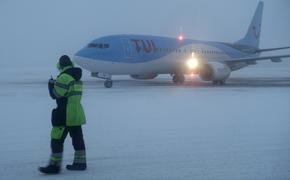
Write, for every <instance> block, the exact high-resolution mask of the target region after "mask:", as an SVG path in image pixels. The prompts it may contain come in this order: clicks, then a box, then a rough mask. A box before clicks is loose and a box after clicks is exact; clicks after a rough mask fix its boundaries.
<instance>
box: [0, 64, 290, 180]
mask: <svg viewBox="0 0 290 180" xmlns="http://www.w3.org/2000/svg"><path fill="white" fill-rule="evenodd" d="M51 73H54V74H55V72H53V71H51V70H50V69H46V70H37V71H36V70H33V69H26V70H18V69H16V70H15V69H14V70H11V69H5V70H2V71H1V72H0V75H1V77H0V82H1V88H0V97H1V101H0V108H1V122H2V125H1V126H0V132H1V133H0V134H1V136H0V147H1V148H0V154H1V158H0V159H1V160H0V179H1V180H2V179H3V180H4V179H5V180H10V179H24V180H26V179H27V180H34V179H40V178H42V179H52V178H53V179H80V178H82V179H83V180H86V179H99V180H102V179H104V180H105V179H106V180H110V179H112V180H116V179H118V180H131V179H132V180H136V179H144V180H145V179H146V180H148V179H154V180H155V179H174V180H175V179H181V180H187V179H188V180H189V179H190V180H191V179H217V180H218V179H261V180H262V179H263V180H264V179H288V178H289V177H290V155H289V152H290V120H289V117H290V111H289V107H290V101H289V99H290V91H289V87H290V68H287V67H280V68H270V67H267V68H261V67H259V66H258V67H250V68H247V69H244V70H241V71H238V72H235V73H233V74H232V77H231V79H229V81H228V84H227V85H226V86H223V87H214V86H212V85H211V84H210V83H206V82H202V81H200V80H199V79H198V78H196V77H188V79H189V80H188V81H187V82H186V84H185V85H182V86H175V85H173V84H172V83H171V79H170V77H169V76H160V77H158V78H157V79H155V80H150V81H135V80H131V79H130V78H128V77H116V78H115V79H116V80H115V83H114V87H113V88H112V89H105V88H103V82H102V80H97V81H96V80H95V79H93V78H90V77H88V75H87V74H86V76H85V77H84V81H85V86H84V96H83V100H82V102H83V105H84V107H85V111H86V115H87V124H86V125H85V126H84V136H85V141H86V146H87V160H88V170H87V171H85V172H70V171H67V170H66V169H65V168H63V169H62V173H61V174H60V175H57V176H45V175H42V174H40V173H38V171H37V168H38V166H43V165H46V163H47V162H48V157H49V154H50V148H49V142H50V139H49V134H50V128H51V125H50V112H51V109H52V108H53V107H54V106H55V103H54V101H52V100H50V99H49V97H48V92H47V85H46V82H47V79H48V78H49V76H50V74H51ZM6 77H10V78H9V80H7V78H6ZM72 158H73V148H72V146H71V140H70V138H69V137H68V138H67V140H66V143H65V151H64V162H63V166H64V165H65V164H68V163H71V161H72Z"/></svg>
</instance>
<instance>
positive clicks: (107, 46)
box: [87, 43, 110, 49]
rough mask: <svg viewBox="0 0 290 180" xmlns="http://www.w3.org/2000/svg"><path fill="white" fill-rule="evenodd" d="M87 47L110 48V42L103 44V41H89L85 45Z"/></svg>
mask: <svg viewBox="0 0 290 180" xmlns="http://www.w3.org/2000/svg"><path fill="white" fill-rule="evenodd" d="M87 47H88V48H99V49H107V48H110V44H103V43H90V44H88V46H87Z"/></svg>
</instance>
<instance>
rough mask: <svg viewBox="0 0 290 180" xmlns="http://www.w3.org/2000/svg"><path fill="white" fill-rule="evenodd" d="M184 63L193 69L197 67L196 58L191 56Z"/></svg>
mask: <svg viewBox="0 0 290 180" xmlns="http://www.w3.org/2000/svg"><path fill="white" fill-rule="evenodd" d="M186 65H187V67H188V68H189V69H190V70H193V69H196V68H197V67H198V61H197V59H196V58H191V59H189V60H188V61H187V62H186Z"/></svg>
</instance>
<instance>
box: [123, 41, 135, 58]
mask: <svg viewBox="0 0 290 180" xmlns="http://www.w3.org/2000/svg"><path fill="white" fill-rule="evenodd" d="M121 43H122V46H123V52H124V57H125V58H127V59H130V58H132V57H133V49H132V44H131V42H130V40H129V39H127V38H123V39H121Z"/></svg>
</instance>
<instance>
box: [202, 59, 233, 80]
mask: <svg viewBox="0 0 290 180" xmlns="http://www.w3.org/2000/svg"><path fill="white" fill-rule="evenodd" d="M230 74H231V69H230V68H229V67H228V66H227V65H226V64H223V63H220V62H209V63H206V64H203V65H202V66H201V67H200V72H199V77H200V78H201V79H202V80H204V81H213V82H214V83H218V82H220V83H221V84H222V83H224V82H225V80H226V79H227V78H228V77H229V76H230Z"/></svg>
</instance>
